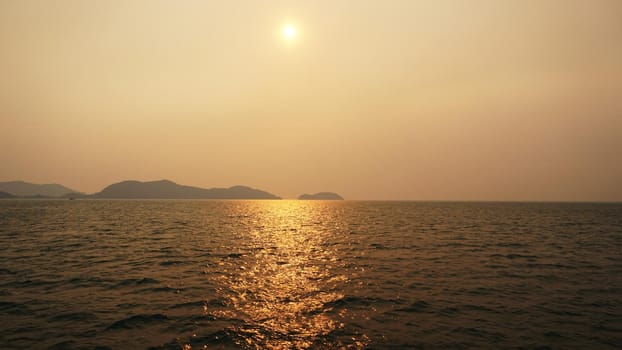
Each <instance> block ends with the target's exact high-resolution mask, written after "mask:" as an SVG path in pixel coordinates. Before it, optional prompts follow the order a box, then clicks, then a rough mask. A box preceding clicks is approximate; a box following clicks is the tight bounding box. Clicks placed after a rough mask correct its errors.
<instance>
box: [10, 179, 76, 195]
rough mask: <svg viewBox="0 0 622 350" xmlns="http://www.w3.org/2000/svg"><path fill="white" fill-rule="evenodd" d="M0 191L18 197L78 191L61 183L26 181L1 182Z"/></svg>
mask: <svg viewBox="0 0 622 350" xmlns="http://www.w3.org/2000/svg"><path fill="white" fill-rule="evenodd" d="M0 191H2V192H7V193H10V194H12V195H13V196H16V197H61V196H63V195H65V194H67V193H74V192H77V191H75V190H72V189H70V188H67V187H65V186H63V185H59V184H33V183H29V182H24V181H8V182H0Z"/></svg>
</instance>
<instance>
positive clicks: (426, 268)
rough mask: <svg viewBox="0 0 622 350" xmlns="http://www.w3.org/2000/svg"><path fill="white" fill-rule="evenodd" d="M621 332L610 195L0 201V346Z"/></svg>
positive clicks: (435, 341) (489, 341)
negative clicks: (576, 198)
mask: <svg viewBox="0 0 622 350" xmlns="http://www.w3.org/2000/svg"><path fill="white" fill-rule="evenodd" d="M621 347H622V205H621V204H587V203H584V204H582V203H445V202H357V201H339V202H324V201H99V200H92V201H80V200H76V201H60V200H59V201H44V200H21V201H20V200H3V201H0V348H1V349H47V348H50V349H100V350H101V349H305V348H309V349H342V348H346V349H417V348H422V349H480V348H516V349H616V348H621Z"/></svg>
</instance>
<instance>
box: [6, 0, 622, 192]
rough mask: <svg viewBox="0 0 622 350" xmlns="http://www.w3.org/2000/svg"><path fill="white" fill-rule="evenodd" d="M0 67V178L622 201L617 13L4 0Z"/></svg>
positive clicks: (86, 185)
mask: <svg viewBox="0 0 622 350" xmlns="http://www.w3.org/2000/svg"><path fill="white" fill-rule="evenodd" d="M285 23H292V24H293V25H295V26H296V28H297V31H298V37H297V38H296V39H295V40H294V41H293V42H287V41H286V40H284V39H283V37H282V36H281V35H280V30H281V27H282V26H283V25H284V24H285ZM0 53H1V54H0V77H1V78H0V130H2V134H1V135H2V136H1V138H0V181H7V180H16V179H20V180H25V181H30V182H37V183H49V182H56V183H62V184H64V185H67V186H69V187H72V188H74V189H77V190H81V191H85V192H95V191H99V190H101V189H102V188H103V187H104V186H105V185H108V184H110V183H112V182H117V181H121V180H125V179H136V180H158V179H163V178H166V179H171V180H173V181H176V182H178V183H181V184H187V185H195V186H201V187H216V186H218V187H228V186H231V185H237V184H242V185H249V186H252V187H257V188H261V189H264V190H267V191H270V192H272V193H275V194H278V195H280V196H283V197H295V196H297V195H298V194H300V193H303V192H317V191H336V192H338V193H340V194H342V195H343V196H344V197H346V198H348V199H457V200H622V1H619V0H611V1H606V0H594V1H587V0H586V1H572V0H555V1H554V0H521V1H518V0H517V1H498V0H489V1H488V0H486V1H483V0H481V1H477V0H464V1H438V0H435V1H416V0H405V1H398V0H393V1H379V0H376V1H365V0H356V1H336V0H332V1H268V0H261V1H235V0H233V1H231V0H227V1H225V0H222V1H195V0H188V1H173V0H170V1H156V0H152V1H127V0H123V1H87V0H75V1H29V0H2V1H0Z"/></svg>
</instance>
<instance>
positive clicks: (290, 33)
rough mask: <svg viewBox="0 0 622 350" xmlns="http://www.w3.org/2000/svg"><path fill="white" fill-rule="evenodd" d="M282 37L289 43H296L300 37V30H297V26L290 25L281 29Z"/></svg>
mask: <svg viewBox="0 0 622 350" xmlns="http://www.w3.org/2000/svg"><path fill="white" fill-rule="evenodd" d="M281 35H282V36H283V39H285V40H287V41H294V40H295V39H296V37H297V36H298V30H297V29H296V26H294V25H293V24H291V23H288V24H285V25H284V26H283V28H281Z"/></svg>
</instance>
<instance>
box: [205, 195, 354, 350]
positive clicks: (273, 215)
mask: <svg viewBox="0 0 622 350" xmlns="http://www.w3.org/2000/svg"><path fill="white" fill-rule="evenodd" d="M244 205H247V206H248V207H247V208H245V209H246V210H247V212H249V215H248V216H246V218H247V219H248V220H250V222H248V223H247V226H246V227H248V230H246V231H244V232H239V237H238V239H239V242H240V246H241V247H243V248H242V249H240V253H233V254H229V255H228V256H226V257H225V258H224V259H223V261H222V263H221V264H222V265H223V266H221V268H223V267H224V270H225V271H227V273H225V274H223V275H221V276H219V277H218V280H219V283H220V286H221V287H220V290H219V292H220V293H221V295H223V296H224V298H223V299H224V300H223V303H225V304H227V305H226V306H227V307H226V308H217V309H215V310H212V309H211V308H210V307H209V306H206V308H205V313H206V314H207V315H211V316H213V317H215V318H217V319H231V320H240V321H242V322H238V323H237V324H235V325H232V326H230V328H232V329H233V331H234V332H235V334H236V336H237V337H238V338H239V339H238V340H237V342H238V345H241V346H244V347H250V348H262V349H292V348H296V349H303V348H309V347H311V346H318V345H320V344H321V342H322V341H323V340H322V339H324V338H326V337H327V336H328V335H329V334H330V333H331V332H335V331H337V330H339V329H340V328H342V327H343V324H342V323H341V322H340V321H339V319H338V318H337V317H335V315H333V314H332V313H331V312H330V311H331V307H330V305H331V303H332V302H335V301H337V300H339V299H341V298H343V297H344V295H343V294H342V293H341V291H342V290H343V288H342V286H343V284H344V283H346V282H347V277H346V276H345V275H343V274H339V273H337V272H336V271H337V269H335V268H334V267H335V264H336V263H337V262H338V256H337V254H336V252H335V251H334V250H333V249H332V248H331V246H330V245H328V244H327V243H326V242H325V238H326V237H327V235H331V234H334V233H333V232H331V231H330V230H327V229H326V225H325V222H324V220H325V219H327V218H325V217H323V215H326V214H327V213H326V212H324V211H322V210H321V208H322V207H321V206H319V205H317V204H315V203H305V202H297V201H278V202H248V203H244Z"/></svg>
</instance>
